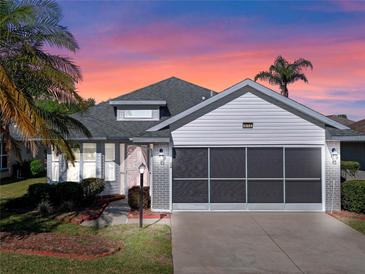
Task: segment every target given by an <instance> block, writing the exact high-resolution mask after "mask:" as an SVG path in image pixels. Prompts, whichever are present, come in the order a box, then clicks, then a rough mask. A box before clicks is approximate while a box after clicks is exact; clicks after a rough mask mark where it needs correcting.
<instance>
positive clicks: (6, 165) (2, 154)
mask: <svg viewBox="0 0 365 274" xmlns="http://www.w3.org/2000/svg"><path fill="white" fill-rule="evenodd" d="M11 133H12V136H13V138H14V139H15V140H16V144H17V151H15V150H14V149H12V150H10V151H8V150H7V149H6V145H5V142H4V141H3V139H2V138H1V136H0V180H1V179H3V178H7V177H12V176H13V177H23V176H28V174H27V173H29V170H28V169H29V166H28V167H27V168H22V167H20V166H19V164H20V163H22V164H24V163H27V162H28V164H29V162H30V161H31V160H33V159H40V160H43V161H44V160H45V158H46V151H45V149H44V148H43V147H40V149H39V150H38V151H37V153H36V155H33V154H32V152H31V151H30V150H29V148H27V147H26V146H25V144H24V142H22V141H21V137H20V135H19V134H17V133H16V132H15V130H14V129H13V130H12V132H11ZM17 166H18V167H17Z"/></svg>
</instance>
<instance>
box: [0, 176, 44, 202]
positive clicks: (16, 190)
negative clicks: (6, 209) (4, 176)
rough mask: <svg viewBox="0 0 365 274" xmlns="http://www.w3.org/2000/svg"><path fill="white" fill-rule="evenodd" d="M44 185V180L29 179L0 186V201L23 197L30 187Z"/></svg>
mask: <svg viewBox="0 0 365 274" xmlns="http://www.w3.org/2000/svg"><path fill="white" fill-rule="evenodd" d="M37 183H46V178H44V177H42V178H31V179H26V180H22V181H17V182H13V183H8V184H3V185H0V201H1V202H4V200H8V199H14V198H19V197H21V196H23V195H24V194H25V193H26V192H27V189H28V187H29V186H30V185H33V184H37Z"/></svg>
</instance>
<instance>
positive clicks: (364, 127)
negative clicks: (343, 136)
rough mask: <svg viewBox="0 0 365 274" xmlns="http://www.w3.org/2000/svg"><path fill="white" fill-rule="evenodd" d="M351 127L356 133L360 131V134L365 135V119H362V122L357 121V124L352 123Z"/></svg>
mask: <svg viewBox="0 0 365 274" xmlns="http://www.w3.org/2000/svg"><path fill="white" fill-rule="evenodd" d="M350 127H351V128H352V129H353V130H356V131H359V132H362V133H365V119H362V120H360V121H357V122H355V123H352V124H351V125H350Z"/></svg>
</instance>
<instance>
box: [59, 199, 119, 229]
mask: <svg viewBox="0 0 365 274" xmlns="http://www.w3.org/2000/svg"><path fill="white" fill-rule="evenodd" d="M121 199H125V196H124V195H107V196H101V197H100V198H99V199H98V202H97V203H96V205H94V206H91V207H88V208H85V209H83V210H80V211H72V212H67V213H62V214H60V215H58V216H56V217H55V218H56V219H57V220H59V221H62V222H66V223H71V224H81V223H82V222H84V221H91V220H96V219H97V218H99V217H100V215H101V214H102V213H103V211H104V210H105V208H106V207H107V206H108V205H109V203H111V202H113V201H117V200H121Z"/></svg>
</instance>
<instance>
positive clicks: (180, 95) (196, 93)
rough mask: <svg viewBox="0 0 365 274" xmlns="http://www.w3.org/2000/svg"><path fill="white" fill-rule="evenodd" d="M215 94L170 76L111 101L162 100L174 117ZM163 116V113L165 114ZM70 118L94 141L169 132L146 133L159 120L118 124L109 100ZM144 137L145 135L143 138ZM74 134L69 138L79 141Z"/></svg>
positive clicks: (166, 133)
mask: <svg viewBox="0 0 365 274" xmlns="http://www.w3.org/2000/svg"><path fill="white" fill-rule="evenodd" d="M215 94H216V92H214V91H211V90H209V89H206V88H203V87H200V86H198V85H195V84H192V83H189V82H186V81H184V80H181V79H178V78H176V77H171V78H168V79H166V80H163V81H160V82H158V83H155V84H152V85H150V86H147V87H144V88H141V89H138V90H135V91H133V92H131V93H128V94H125V95H122V96H119V97H117V98H114V99H112V100H165V101H166V103H167V104H166V107H167V113H168V114H169V116H164V117H162V119H161V120H164V119H167V118H169V117H170V116H173V115H176V114H178V113H180V112H182V111H184V110H186V109H188V108H190V107H192V106H194V105H196V104H198V103H200V102H201V101H202V97H205V98H209V97H210V96H211V95H215ZM165 113H166V111H165ZM72 117H74V118H76V119H77V120H79V121H80V122H82V123H83V124H84V125H85V126H86V127H87V128H88V129H89V131H90V132H91V134H92V137H94V138H108V139H123V138H131V137H141V136H146V137H169V136H170V132H169V130H163V131H160V132H156V133H146V132H145V130H146V129H148V128H150V127H152V126H154V125H156V124H158V123H160V122H161V120H159V121H117V120H116V116H115V110H114V107H113V106H111V105H109V101H107V102H103V103H100V104H98V105H96V106H94V107H90V108H89V109H88V110H86V111H84V112H79V113H76V114H74V115H72ZM145 134H147V135H145ZM82 137H83V136H81V135H79V134H73V135H72V137H71V138H82Z"/></svg>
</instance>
